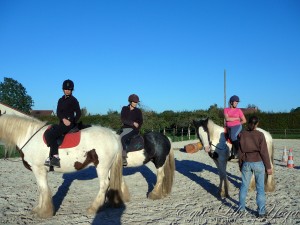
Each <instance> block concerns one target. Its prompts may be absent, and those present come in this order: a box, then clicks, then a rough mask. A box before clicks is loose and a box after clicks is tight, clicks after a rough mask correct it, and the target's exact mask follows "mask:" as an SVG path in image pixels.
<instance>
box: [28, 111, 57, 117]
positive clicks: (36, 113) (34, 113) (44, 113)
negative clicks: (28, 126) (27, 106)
mask: <svg viewBox="0 0 300 225" xmlns="http://www.w3.org/2000/svg"><path fill="white" fill-rule="evenodd" d="M30 115H31V116H34V117H38V116H54V112H53V110H31V111H30Z"/></svg>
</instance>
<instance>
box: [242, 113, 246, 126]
mask: <svg viewBox="0 0 300 225" xmlns="http://www.w3.org/2000/svg"><path fill="white" fill-rule="evenodd" d="M244 123H247V120H246V117H245V116H244V114H242V117H241V124H244Z"/></svg>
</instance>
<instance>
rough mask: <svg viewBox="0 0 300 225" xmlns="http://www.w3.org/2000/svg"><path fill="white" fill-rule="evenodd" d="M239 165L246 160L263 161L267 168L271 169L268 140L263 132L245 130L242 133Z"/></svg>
mask: <svg viewBox="0 0 300 225" xmlns="http://www.w3.org/2000/svg"><path fill="white" fill-rule="evenodd" d="M238 155H239V166H240V168H241V166H242V163H243V161H244V162H259V161H263V163H264V165H265V168H266V170H267V169H271V163H270V158H269V153H268V147H267V142H266V139H265V136H264V134H263V133H262V132H260V131H258V130H253V131H248V130H244V131H242V132H241V133H240V148H239V150H238Z"/></svg>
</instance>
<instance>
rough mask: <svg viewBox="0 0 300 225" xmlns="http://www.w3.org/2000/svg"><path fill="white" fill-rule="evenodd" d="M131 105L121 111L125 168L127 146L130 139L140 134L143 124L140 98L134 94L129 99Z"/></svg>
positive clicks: (125, 164)
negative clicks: (139, 104) (138, 106)
mask: <svg viewBox="0 0 300 225" xmlns="http://www.w3.org/2000/svg"><path fill="white" fill-rule="evenodd" d="M128 102H129V105H127V106H123V108H122V111H121V122H122V133H121V134H120V137H121V142H122V146H123V154H122V155H123V166H127V159H126V158H127V151H126V148H127V145H128V144H129V142H130V139H131V138H132V137H133V136H135V135H136V134H139V132H140V128H141V126H142V124H143V115H142V111H141V110H140V109H139V108H137V105H138V103H139V102H140V99H139V96H137V95H136V94H132V95H130V96H129V97H128Z"/></svg>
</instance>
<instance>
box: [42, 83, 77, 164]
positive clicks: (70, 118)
mask: <svg viewBox="0 0 300 225" xmlns="http://www.w3.org/2000/svg"><path fill="white" fill-rule="evenodd" d="M62 89H63V92H64V95H63V96H62V97H61V98H60V99H59V100H58V103H57V109H56V114H57V117H58V118H59V124H58V125H54V126H52V128H51V129H49V130H48V131H47V132H46V134H45V139H46V141H47V144H48V146H50V153H49V157H48V158H47V159H46V161H45V165H46V166H55V167H60V159H59V155H58V147H59V146H58V143H57V139H58V138H59V137H61V136H62V135H64V134H66V133H68V132H69V131H70V130H71V129H72V128H73V127H74V126H75V125H76V123H77V121H78V120H79V118H80V116H81V110H80V106H79V102H78V101H77V99H76V98H75V97H74V96H73V95H72V92H73V90H74V83H73V81H71V80H65V81H64V82H63V85H62Z"/></svg>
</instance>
